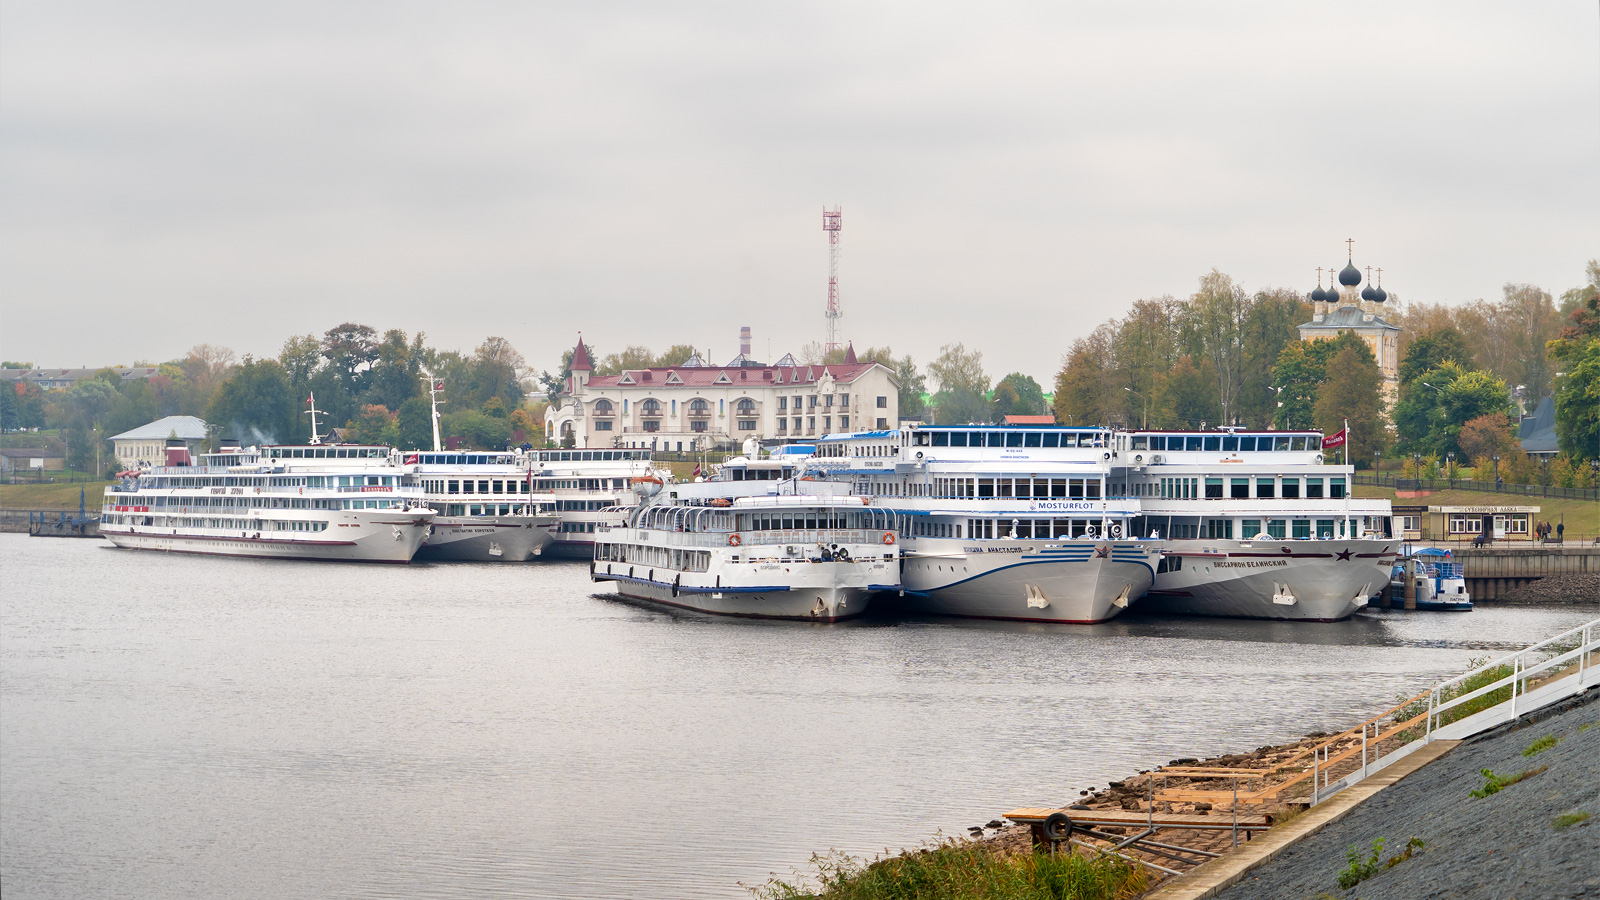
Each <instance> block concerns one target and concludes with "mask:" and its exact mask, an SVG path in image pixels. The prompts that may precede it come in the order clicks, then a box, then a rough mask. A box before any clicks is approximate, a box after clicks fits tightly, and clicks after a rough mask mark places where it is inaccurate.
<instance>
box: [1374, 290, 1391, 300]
mask: <svg viewBox="0 0 1600 900" xmlns="http://www.w3.org/2000/svg"><path fill="white" fill-rule="evenodd" d="M1387 299H1389V295H1388V294H1386V293H1384V290H1383V288H1381V287H1377V288H1373V289H1372V300H1373V302H1374V303H1382V302H1383V301H1385V300H1387Z"/></svg>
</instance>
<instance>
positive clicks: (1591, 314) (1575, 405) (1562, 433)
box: [1549, 262, 1600, 460]
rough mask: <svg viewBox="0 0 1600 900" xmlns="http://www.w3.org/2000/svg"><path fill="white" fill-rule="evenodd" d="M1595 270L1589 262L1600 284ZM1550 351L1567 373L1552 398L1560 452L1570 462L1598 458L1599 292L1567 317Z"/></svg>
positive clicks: (1599, 405) (1599, 450) (1587, 297)
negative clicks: (1569, 459) (1568, 457)
mask: <svg viewBox="0 0 1600 900" xmlns="http://www.w3.org/2000/svg"><path fill="white" fill-rule="evenodd" d="M1595 267H1596V264H1595V263H1593V262H1591V263H1590V270H1591V277H1593V278H1595V279H1596V280H1600V271H1596V268H1595ZM1549 350H1550V356H1551V358H1552V359H1555V360H1557V361H1558V362H1559V363H1560V364H1561V367H1562V368H1563V369H1565V370H1566V375H1565V377H1563V378H1561V379H1560V380H1559V381H1558V382H1557V388H1556V396H1555V403H1556V438H1557V440H1558V441H1559V442H1560V447H1561V451H1562V452H1563V453H1565V454H1567V455H1568V456H1570V457H1572V458H1573V459H1579V460H1587V459H1596V458H1600V292H1591V293H1590V294H1589V295H1588V296H1586V297H1585V298H1584V299H1583V303H1582V305H1581V306H1576V307H1574V308H1573V309H1572V311H1571V312H1570V313H1568V315H1567V322H1566V327H1564V328H1563V329H1562V330H1561V334H1560V336H1558V337H1557V338H1556V339H1555V340H1553V341H1551V342H1550V344H1549Z"/></svg>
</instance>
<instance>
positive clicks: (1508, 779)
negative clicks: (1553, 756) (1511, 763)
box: [1472, 766, 1550, 800]
mask: <svg viewBox="0 0 1600 900" xmlns="http://www.w3.org/2000/svg"><path fill="white" fill-rule="evenodd" d="M1548 768H1550V767H1549V766H1540V767H1539V768H1537V769H1529V770H1528V771H1526V772H1522V773H1520V774H1517V775H1496V774H1495V773H1494V772H1492V771H1490V770H1488V769H1483V770H1481V772H1482V774H1483V787H1481V788H1479V789H1477V790H1475V791H1473V792H1472V797H1473V799H1474V800H1482V799H1483V798H1485V797H1487V796H1489V795H1490V794H1498V793H1499V792H1500V789H1501V788H1508V787H1510V786H1512V785H1513V784H1516V783H1517V782H1519V781H1522V780H1523V779H1526V778H1532V777H1533V776H1535V775H1538V774H1539V773H1540V772H1543V771H1544V770H1545V769H1548Z"/></svg>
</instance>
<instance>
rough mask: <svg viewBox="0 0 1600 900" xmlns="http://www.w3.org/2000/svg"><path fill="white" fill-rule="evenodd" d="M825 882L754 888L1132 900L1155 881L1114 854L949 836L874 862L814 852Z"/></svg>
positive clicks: (844, 897)
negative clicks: (1003, 848)
mask: <svg viewBox="0 0 1600 900" xmlns="http://www.w3.org/2000/svg"><path fill="white" fill-rule="evenodd" d="M811 862H812V865H814V866H815V867H816V869H817V872H816V881H817V882H818V885H817V886H816V887H812V886H810V885H807V884H805V883H803V882H802V883H795V884H791V883H789V882H785V881H781V880H779V879H776V878H774V879H773V880H771V881H769V882H767V883H766V884H764V885H761V886H760V887H757V888H753V889H752V891H751V892H752V893H753V894H755V896H756V897H758V898H761V900H801V898H813V897H814V898H817V900H913V898H915V900H1035V898H1037V900H1126V898H1131V897H1135V896H1137V895H1139V894H1140V893H1142V892H1143V891H1144V890H1145V888H1146V887H1147V886H1148V879H1147V878H1146V876H1145V873H1144V872H1142V871H1140V869H1139V868H1138V867H1137V866H1135V865H1134V864H1132V863H1130V862H1127V861H1126V860H1123V859H1120V858H1118V857H1115V856H1111V855H1109V854H1098V855H1095V856H1080V855H1078V854H1075V853H1070V852H1060V853H1045V852H1035V853H1018V854H1005V853H996V852H994V851H993V850H991V849H989V848H988V847H985V846H983V845H981V844H973V843H962V842H956V841H946V842H944V843H940V844H935V845H933V846H930V847H926V848H923V849H921V850H916V851H911V852H907V853H903V854H901V855H899V856H892V857H888V858H885V859H879V860H876V861H874V862H871V863H868V862H866V861H864V860H860V859H856V858H854V857H850V856H846V855H844V854H834V855H832V856H813V857H812V858H811Z"/></svg>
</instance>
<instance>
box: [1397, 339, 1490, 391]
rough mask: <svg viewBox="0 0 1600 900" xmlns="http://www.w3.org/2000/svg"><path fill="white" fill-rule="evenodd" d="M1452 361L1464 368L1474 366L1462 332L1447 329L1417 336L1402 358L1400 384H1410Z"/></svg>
mask: <svg viewBox="0 0 1600 900" xmlns="http://www.w3.org/2000/svg"><path fill="white" fill-rule="evenodd" d="M1452 360H1453V361H1455V362H1458V363H1460V364H1462V365H1463V366H1470V365H1471V364H1472V351H1471V350H1470V349H1468V347H1467V339H1466V338H1464V337H1462V336H1461V332H1459V331H1457V330H1455V329H1454V328H1450V327H1445V328H1436V329H1434V330H1432V331H1428V332H1424V333H1423V334H1420V335H1417V336H1416V337H1414V338H1412V340H1411V343H1410V345H1409V346H1407V347H1406V352H1405V355H1404V356H1402V357H1401V358H1400V368H1399V372H1398V374H1399V378H1400V383H1401V384H1402V385H1407V384H1410V383H1411V382H1413V381H1416V380H1417V377H1418V376H1419V375H1421V374H1423V373H1424V372H1426V371H1428V370H1429V369H1433V368H1437V367H1438V366H1439V365H1440V364H1442V363H1444V362H1447V361H1452Z"/></svg>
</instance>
